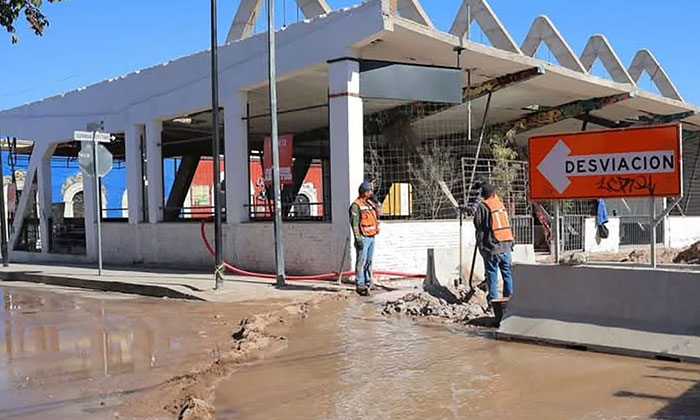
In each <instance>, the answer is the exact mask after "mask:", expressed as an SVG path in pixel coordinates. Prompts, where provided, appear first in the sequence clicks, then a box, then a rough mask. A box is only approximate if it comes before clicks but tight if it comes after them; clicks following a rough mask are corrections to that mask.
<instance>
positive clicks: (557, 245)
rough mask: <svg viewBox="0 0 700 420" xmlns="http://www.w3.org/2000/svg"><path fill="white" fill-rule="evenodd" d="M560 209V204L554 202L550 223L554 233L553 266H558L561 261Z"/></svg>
mask: <svg viewBox="0 0 700 420" xmlns="http://www.w3.org/2000/svg"><path fill="white" fill-rule="evenodd" d="M560 218H561V209H560V202H559V201H555V202H554V222H553V223H552V231H553V233H554V264H559V260H560V259H561V238H560V232H559V229H560V225H561V219H560Z"/></svg>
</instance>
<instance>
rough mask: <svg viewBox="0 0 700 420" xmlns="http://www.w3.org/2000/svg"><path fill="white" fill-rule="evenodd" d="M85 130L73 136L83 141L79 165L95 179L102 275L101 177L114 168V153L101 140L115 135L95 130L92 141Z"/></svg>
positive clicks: (98, 267)
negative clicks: (88, 138)
mask: <svg viewBox="0 0 700 420" xmlns="http://www.w3.org/2000/svg"><path fill="white" fill-rule="evenodd" d="M86 133H87V132H85V131H76V132H75V133H74V135H73V138H74V139H75V140H78V141H82V145H81V148H80V153H79V154H78V165H79V166H80V169H82V171H83V172H85V174H86V175H87V176H89V177H93V178H94V180H95V202H96V206H95V207H96V209H95V214H96V219H95V220H96V223H97V275H99V276H101V275H102V194H101V191H100V179H101V177H103V176H105V175H107V173H109V171H110V170H112V154H111V153H110V152H109V150H107V148H105V147H104V146H103V145H101V144H99V143H98V141H101V142H109V141H110V140H111V139H113V138H114V137H113V136H112V135H111V134H109V133H100V132H98V131H93V132H92V133H91V136H90V141H88V140H87V136H86V135H85V134H86Z"/></svg>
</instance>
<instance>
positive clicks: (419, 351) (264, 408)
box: [214, 301, 700, 420]
mask: <svg viewBox="0 0 700 420" xmlns="http://www.w3.org/2000/svg"><path fill="white" fill-rule="evenodd" d="M365 302H366V301H365ZM381 310H382V307H381V305H380V306H377V305H376V304H373V303H358V302H357V301H350V303H348V304H345V305H334V306H333V307H331V308H326V309H324V310H321V311H320V312H317V313H314V314H313V316H311V317H310V318H309V319H306V320H303V321H302V322H301V323H300V324H299V325H298V326H297V327H296V328H294V329H293V330H292V332H291V333H290V334H289V337H288V338H289V346H288V348H287V349H285V350H284V351H282V352H280V353H278V354H276V355H275V356H272V357H270V358H266V359H265V360H263V361H261V362H257V363H253V364H251V365H248V366H242V367H240V368H239V369H237V370H236V371H234V372H233V374H232V375H231V376H230V377H229V378H228V379H226V380H224V381H222V382H221V383H220V384H219V385H218V386H217V387H216V391H215V392H216V400H215V404H214V405H215V408H216V418H217V419H271V418H290V419H292V418H293V419H360V418H366V419H395V418H404V419H462V418H469V419H488V420H492V419H538V420H540V419H646V418H663V419H685V420H690V419H700V366H698V365H687V364H680V363H670V362H661V361H653V360H645V359H635V358H630V357H619V356H611V355H604V354H597V353H588V352H581V351H575V350H568V349H561V348H552V347H539V346H535V345H528V344H520V343H511V342H500V341H496V340H494V339H493V338H492V336H491V335H490V333H487V332H484V331H480V332H474V330H473V329H470V328H469V327H466V326H460V325H457V324H449V325H447V324H442V325H441V324H435V323H428V324H425V323H416V322H413V321H411V320H410V319H408V318H406V317H386V316H385V315H382V314H381Z"/></svg>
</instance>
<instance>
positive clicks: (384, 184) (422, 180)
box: [364, 100, 476, 220]
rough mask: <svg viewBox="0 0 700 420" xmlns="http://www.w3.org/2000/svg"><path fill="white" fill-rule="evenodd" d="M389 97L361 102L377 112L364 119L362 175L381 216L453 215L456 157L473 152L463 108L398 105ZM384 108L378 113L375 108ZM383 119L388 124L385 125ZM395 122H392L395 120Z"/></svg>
mask: <svg viewBox="0 0 700 420" xmlns="http://www.w3.org/2000/svg"><path fill="white" fill-rule="evenodd" d="M392 106H394V107H396V106H398V105H397V104H396V103H392V102H390V101H378V100H372V101H365V109H370V110H377V109H379V110H380V111H379V112H377V113H374V114H372V116H371V117H370V120H371V121H370V123H368V122H367V118H366V121H365V142H364V146H365V178H366V179H368V180H370V181H372V182H373V184H374V186H375V194H376V196H377V197H378V198H379V200H380V202H382V203H383V214H384V217H386V218H397V219H412V220H438V219H454V218H456V217H458V212H457V210H456V208H455V203H458V202H459V201H461V199H462V197H463V196H464V183H463V180H462V179H461V177H460V171H461V169H460V167H461V159H462V158H463V157H466V156H470V155H473V154H474V151H475V149H476V141H471V142H469V140H468V134H467V132H468V127H467V115H466V109H465V110H462V109H461V108H460V107H456V108H450V109H449V110H448V111H444V112H438V111H443V110H444V109H445V106H444V105H442V104H425V103H424V104H420V106H418V105H416V106H415V107H409V108H408V109H407V108H404V110H403V111H401V112H400V113H399V114H398V116H397V114H393V115H392V114H390V113H388V111H386V110H387V109H388V110H391V109H395V108H392ZM382 108H383V109H385V111H381V109H382ZM387 121H389V123H387ZM397 121H398V123H397Z"/></svg>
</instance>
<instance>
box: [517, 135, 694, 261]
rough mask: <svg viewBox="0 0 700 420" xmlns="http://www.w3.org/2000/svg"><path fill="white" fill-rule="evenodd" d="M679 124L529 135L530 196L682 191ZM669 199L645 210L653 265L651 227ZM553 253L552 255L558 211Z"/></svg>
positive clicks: (556, 234)
mask: <svg viewBox="0 0 700 420" xmlns="http://www.w3.org/2000/svg"><path fill="white" fill-rule="evenodd" d="M681 135H682V128H681V126H680V125H679V124H676V125H662V126H652V127H638V128H627V129H617V130H601V131H585V132H577V133H568V134H552V135H542V136H535V137H531V138H530V140H529V171H530V183H529V184H530V191H529V198H530V200H531V201H549V200H553V201H555V208H556V209H558V208H559V205H558V204H559V201H560V200H576V199H603V198H650V200H651V205H650V207H651V209H654V199H655V198H665V197H676V203H677V202H678V200H680V197H682V195H683V182H682V174H683V168H682V159H681V157H682V156H681V150H682V144H681V143H682V140H681ZM673 206H675V204H673V205H672V206H670V207H669V208H667V209H666V210H664V212H663V213H662V215H661V216H659V217H657V216H656V215H655V214H654V211H653V210H652V211H651V213H650V222H649V229H650V236H651V238H652V243H651V263H652V266H656V258H655V257H656V249H655V242H656V240H655V236H656V235H655V232H656V229H655V228H656V226H657V225H658V224H659V223H660V222H661V220H663V218H664V217H666V215H668V212H670V209H671V208H673ZM554 222H555V223H554V224H553V225H554V226H555V229H556V231H555V232H554V241H555V244H554V254H555V257H558V255H559V251H560V244H559V241H560V240H559V236H560V235H559V229H560V227H559V225H560V223H559V222H560V220H559V215H558V214H557V215H555V221H554Z"/></svg>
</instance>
